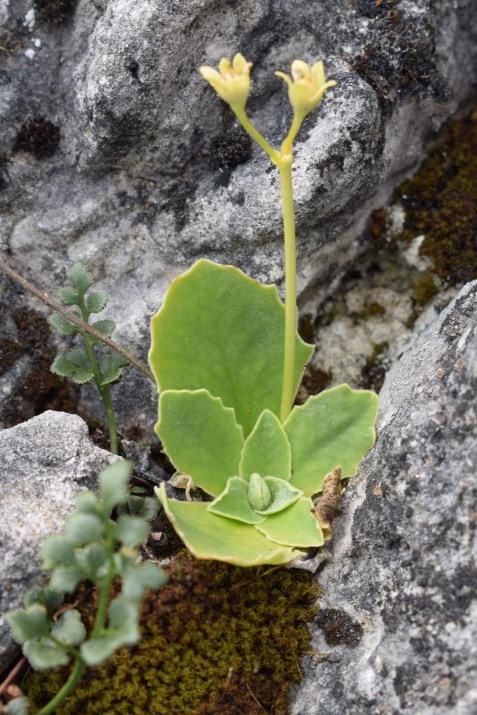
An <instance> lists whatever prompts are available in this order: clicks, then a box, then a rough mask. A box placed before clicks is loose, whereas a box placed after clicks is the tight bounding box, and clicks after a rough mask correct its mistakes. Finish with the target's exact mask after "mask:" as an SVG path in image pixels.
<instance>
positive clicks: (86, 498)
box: [76, 491, 98, 514]
mask: <svg viewBox="0 0 477 715" xmlns="http://www.w3.org/2000/svg"><path fill="white" fill-rule="evenodd" d="M76 508H77V510H78V511H81V512H83V513H84V514H96V513H97V512H98V500H97V498H96V496H95V495H94V494H93V492H90V491H87V492H81V494H78V496H77V497H76Z"/></svg>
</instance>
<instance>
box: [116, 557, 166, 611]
mask: <svg viewBox="0 0 477 715" xmlns="http://www.w3.org/2000/svg"><path fill="white" fill-rule="evenodd" d="M166 583H167V575H166V574H165V573H164V571H163V570H162V569H161V568H159V566H157V565H156V564H153V563H151V562H150V561H146V563H144V564H140V566H135V567H133V568H132V569H131V570H130V571H129V572H128V573H127V574H126V575H125V576H124V577H123V587H122V593H123V595H124V597H125V598H126V599H127V600H128V601H140V600H141V599H142V598H143V596H144V594H145V592H146V590H147V589H148V588H153V589H158V588H161V587H162V586H164V585H165V584H166Z"/></svg>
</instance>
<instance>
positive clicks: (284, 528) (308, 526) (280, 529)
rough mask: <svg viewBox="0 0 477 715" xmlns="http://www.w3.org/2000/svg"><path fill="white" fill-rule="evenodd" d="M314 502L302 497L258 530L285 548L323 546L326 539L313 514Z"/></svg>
mask: <svg viewBox="0 0 477 715" xmlns="http://www.w3.org/2000/svg"><path fill="white" fill-rule="evenodd" d="M311 509H313V502H312V500H311V499H310V498H309V497H301V499H299V500H298V501H296V502H295V503H294V504H292V505H291V506H289V507H287V508H286V509H283V511H279V512H278V513H277V514H272V515H271V516H269V517H268V518H267V519H266V520H265V521H264V522H263V523H262V524H256V525H255V527H254V528H255V529H258V531H260V532H261V533H262V534H264V535H265V536H266V537H267V538H268V539H270V541H276V542H277V543H278V544H283V545H285V546H295V547H297V548H302V549H303V548H309V547H310V546H323V543H324V539H323V534H322V532H321V529H320V525H319V524H318V522H317V520H316V519H315V517H314V516H313V514H312V513H311Z"/></svg>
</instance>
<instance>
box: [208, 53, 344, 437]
mask: <svg viewBox="0 0 477 715" xmlns="http://www.w3.org/2000/svg"><path fill="white" fill-rule="evenodd" d="M251 67H252V63H251V62H247V61H246V59H245V58H244V57H243V55H241V54H236V55H235V57H234V59H233V61H232V63H230V62H229V60H227V59H222V60H221V62H220V64H219V71H217V70H215V69H213V68H212V67H201V68H200V70H199V71H200V73H201V74H202V76H203V78H204V79H206V80H207V81H208V82H209V83H210V84H211V85H212V87H213V88H214V89H215V91H216V92H217V94H218V95H219V97H221V99H223V100H224V101H225V102H227V104H229V106H230V108H231V109H232V111H233V113H234V114H235V116H236V117H237V120H238V121H239V122H240V124H241V125H242V127H243V128H244V129H245V131H246V132H247V133H248V134H249V136H250V137H251V138H252V139H253V140H254V141H255V142H256V143H257V144H258V145H259V146H260V147H261V149H263V151H264V152H265V153H266V154H267V155H268V157H269V158H270V161H271V162H272V164H273V165H274V166H276V167H277V168H278V171H279V173H280V190H281V198H282V213H283V233H284V245H285V344H284V360H283V382H282V396H281V407H280V420H281V422H282V423H283V422H284V421H285V420H286V419H287V417H288V415H289V414H290V412H291V409H292V407H293V400H294V397H295V388H294V376H295V342H296V334H297V327H298V326H297V320H298V312H297V305H296V235H295V208H294V202H293V181H292V166H293V143H294V141H295V139H296V137H297V135H298V132H299V131H300V128H301V125H302V123H303V121H304V119H305V118H306V117H307V116H308V114H309V113H310V112H311V111H313V109H314V108H315V107H316V106H317V105H318V104H319V102H320V101H321V99H322V97H323V95H324V93H325V91H326V90H327V89H328V88H329V87H334V85H335V84H336V82H335V81H334V80H330V81H328V82H326V79H325V68H324V64H323V62H316V63H315V64H314V65H313V66H312V67H310V66H309V65H308V64H307V63H306V62H303V61H302V60H294V62H293V63H292V65H291V75H292V76H291V77H289V76H288V75H286V74H285V73H283V72H275V74H276V75H277V76H278V77H280V78H282V79H283V80H284V81H285V82H286V84H287V86H288V98H289V100H290V103H291V105H292V107H293V120H292V123H291V125H290V129H289V131H288V134H287V136H286V138H285V139H284V141H283V142H282V145H281V147H280V150H279V151H278V150H277V149H274V148H273V147H272V146H271V145H270V144H269V143H268V142H267V140H266V139H265V138H264V137H263V136H262V134H261V133H260V132H259V131H258V129H256V127H255V126H254V125H253V124H252V122H251V121H250V119H249V117H248V115H247V112H246V109H245V106H246V103H247V99H248V96H249V94H250V89H251V80H250V68H251Z"/></svg>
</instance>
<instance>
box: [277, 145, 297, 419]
mask: <svg viewBox="0 0 477 715" xmlns="http://www.w3.org/2000/svg"><path fill="white" fill-rule="evenodd" d="M289 156H290V159H289V161H286V162H285V161H283V158H284V157H283V158H282V162H281V165H280V166H279V171H280V188H281V193H282V207H283V229H284V239H285V352H284V360H283V384H282V401H281V407H280V420H281V422H284V421H285V420H286V418H287V417H288V415H289V414H290V412H291V409H292V407H293V398H294V396H295V341H296V332H297V309H296V240H295V210H294V206H293V183H292V163H293V157H292V156H291V154H289Z"/></svg>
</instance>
